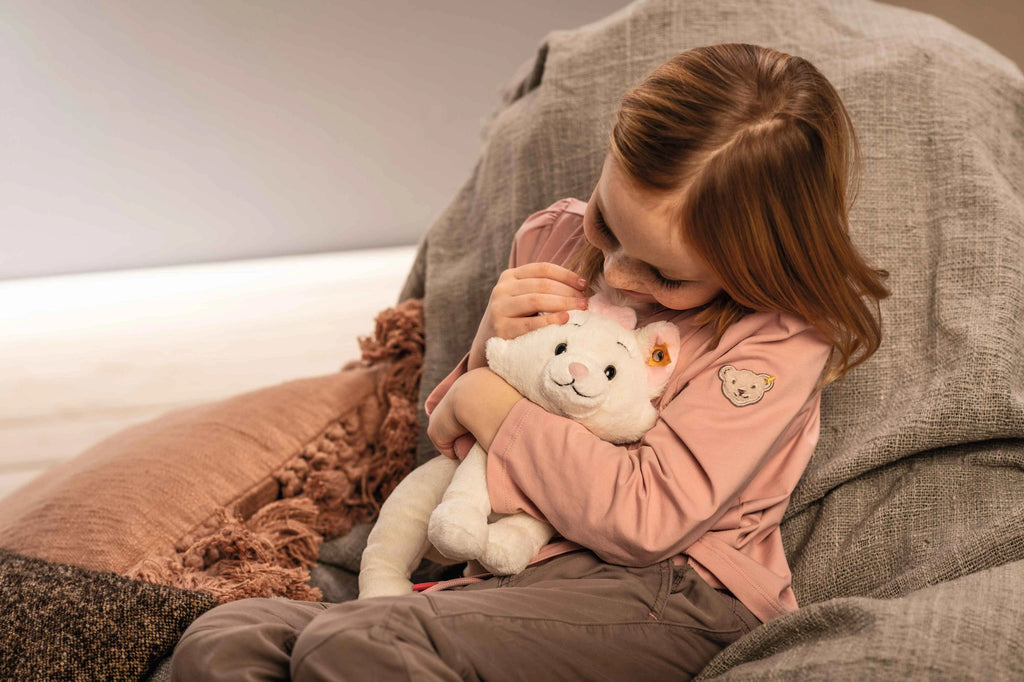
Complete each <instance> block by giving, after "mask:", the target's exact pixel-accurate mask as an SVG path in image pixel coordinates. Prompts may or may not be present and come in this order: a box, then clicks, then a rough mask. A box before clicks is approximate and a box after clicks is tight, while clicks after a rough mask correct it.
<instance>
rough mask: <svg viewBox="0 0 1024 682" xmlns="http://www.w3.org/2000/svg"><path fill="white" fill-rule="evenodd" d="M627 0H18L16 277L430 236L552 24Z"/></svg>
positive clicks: (0, 29) (13, 18) (8, 178)
mask: <svg viewBox="0 0 1024 682" xmlns="http://www.w3.org/2000/svg"><path fill="white" fill-rule="evenodd" d="M624 4H625V0H559V2H550V0H519V1H517V2H515V3H504V2H503V3H497V2H478V1H474V0H429V1H428V2H417V1H415V0H407V1H403V0H348V1H342V2H331V1H329V0H174V1H173V2H164V1H161V0H146V1H139V0H105V1H100V0H95V1H91V0H41V1H40V0H9V1H6V2H3V3H0V84H2V86H0V279H3V278H12V277H21V276H29V275H45V274H54V273H64V272H81V271H93V270H106V269H119V268H126V267H142V266H150V265H164V264H174V263H186V262H199V261H209V260H224V259H234V258H246V257H259V256H266V255H276V254H293V253H306V252H318V251H324V250H337V249H350V248H360V247H369V246H388V245H394V244H409V243H415V242H416V241H417V240H418V238H419V236H420V235H421V234H422V232H423V231H424V229H425V228H426V227H427V226H428V225H429V223H430V222H431V220H432V219H433V218H434V217H435V216H436V215H437V214H438V213H439V212H440V211H441V210H442V209H443V208H444V206H445V205H446V204H447V203H448V201H449V200H450V198H451V197H452V196H453V195H454V193H455V191H456V190H457V189H458V187H459V186H460V185H461V183H462V182H463V181H464V179H465V178H466V177H467V176H468V174H469V171H470V170H471V168H472V165H473V163H474V161H475V159H476V156H477V154H478V152H479V149H480V138H479V130H480V123H481V121H482V120H483V119H484V118H485V117H486V116H487V115H488V114H489V113H490V112H491V111H492V110H493V108H494V107H495V106H496V105H497V104H498V101H499V100H498V88H499V87H500V86H501V85H502V84H503V83H505V82H506V81H507V80H508V79H509V78H510V77H511V76H512V74H513V73H514V71H515V70H516V68H517V67H518V66H519V65H520V64H521V63H522V62H523V61H525V60H527V59H530V58H532V56H533V55H534V53H535V51H536V48H537V46H538V45H539V44H540V42H541V41H542V39H543V37H544V35H545V34H546V33H547V32H548V31H549V30H551V29H556V28H572V27H575V26H577V25H580V24H583V23H587V22H590V21H594V20H596V19H599V18H601V17H603V16H605V15H606V14H608V13H610V12H612V11H614V10H616V9H618V8H620V7H621V6H623V5H624Z"/></svg>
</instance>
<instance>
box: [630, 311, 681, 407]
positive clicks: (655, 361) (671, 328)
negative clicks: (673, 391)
mask: <svg viewBox="0 0 1024 682" xmlns="http://www.w3.org/2000/svg"><path fill="white" fill-rule="evenodd" d="M636 334H637V341H638V342H639V344H640V348H641V350H643V351H644V353H645V354H646V357H647V387H648V389H650V395H651V397H652V398H656V397H657V396H659V395H661V392H662V391H664V390H665V385H666V384H667V383H668V380H669V378H670V377H671V376H672V372H673V371H674V370H675V368H676V358H678V357H679V327H677V326H676V325H675V324H673V323H671V322H654V323H653V324H649V325H647V326H646V327H644V328H643V329H639V330H637V332H636Z"/></svg>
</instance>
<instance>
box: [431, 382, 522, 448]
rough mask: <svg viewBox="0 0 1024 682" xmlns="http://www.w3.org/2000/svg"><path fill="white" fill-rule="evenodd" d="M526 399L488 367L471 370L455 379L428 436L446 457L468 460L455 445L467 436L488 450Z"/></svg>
mask: <svg viewBox="0 0 1024 682" xmlns="http://www.w3.org/2000/svg"><path fill="white" fill-rule="evenodd" d="M522 399H523V396H522V395H520V393H519V391H517V390H516V389H514V388H512V387H511V386H509V385H508V384H507V383H505V380H504V379H502V378H501V377H499V376H498V375H497V374H495V373H494V372H492V371H491V370H489V369H487V368H486V367H484V368H480V369H473V370H469V371H468V372H466V373H465V374H462V375H460V376H457V377H455V380H454V381H453V382H451V384H450V385H449V387H448V389H447V390H446V391H445V392H444V394H443V396H442V397H441V398H440V399H439V400H438V401H437V402H436V404H434V405H433V406H432V409H431V410H430V424H429V425H428V427H427V435H428V436H429V437H430V440H431V441H433V443H434V445H435V446H437V449H438V450H439V451H440V452H441V454H442V455H444V456H445V457H450V458H455V457H456V456H459V457H460V458H461V457H465V452H463V451H462V449H461V448H460V449H458V452H456V443H455V442H456V441H457V440H458V439H459V438H460V437H462V436H464V435H466V434H469V435H471V436H472V437H473V438H474V440H476V442H478V443H480V446H481V447H483V449H484V450H487V449H489V448H490V447H491V443H492V442H493V441H494V436H495V435H496V434H497V433H498V429H499V427H500V426H501V424H502V422H503V421H504V420H505V417H506V416H507V415H508V413H509V412H510V411H511V410H512V407H513V406H514V405H515V404H516V403H517V402H519V401H520V400H522ZM466 451H468V448H466Z"/></svg>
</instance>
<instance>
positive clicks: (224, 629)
mask: <svg viewBox="0 0 1024 682" xmlns="http://www.w3.org/2000/svg"><path fill="white" fill-rule="evenodd" d="M310 606H312V605H310V604H302V603H295V602H287V601H282V600H276V599H243V600H240V601H234V602H228V603H227V604H221V605H220V606H216V607H214V608H213V609H210V610H209V611H207V612H206V613H204V614H203V615H201V616H199V618H197V619H196V620H195V621H193V622H192V624H191V625H189V627H188V629H186V630H185V633H184V634H183V635H182V636H181V639H179V640H178V644H177V646H175V648H174V654H173V657H172V659H171V679H172V680H174V681H177V680H182V681H184V680H198V679H231V674H232V672H233V671H237V670H238V669H239V665H238V663H239V661H252V662H254V663H258V662H260V661H263V662H265V663H267V664H268V666H269V667H270V668H271V669H273V668H275V667H279V666H280V663H281V661H284V664H285V666H287V660H288V656H289V654H290V653H291V646H292V644H293V643H294V641H295V636H296V633H297V632H298V631H299V630H301V629H302V627H303V625H304V624H305V623H306V622H309V620H312V617H313V615H315V613H311V610H310ZM313 608H314V609H315V612H316V613H318V612H319V611H320V609H317V608H316V607H315V606H314V607H313ZM285 671H287V667H285Z"/></svg>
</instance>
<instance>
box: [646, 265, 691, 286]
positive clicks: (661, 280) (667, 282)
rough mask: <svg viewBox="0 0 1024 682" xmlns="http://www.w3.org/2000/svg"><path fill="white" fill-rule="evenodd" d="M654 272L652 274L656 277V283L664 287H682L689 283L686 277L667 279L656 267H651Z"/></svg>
mask: <svg viewBox="0 0 1024 682" xmlns="http://www.w3.org/2000/svg"><path fill="white" fill-rule="evenodd" d="M651 270H652V271H653V272H654V276H655V277H657V278H658V284H660V285H661V286H663V287H665V288H666V289H682V288H683V287H684V286H686V285H687V284H689V283H690V280H688V279H669V278H668V277H666V276H665V275H663V274H661V272H660V271H659V270H658V269H657V268H651Z"/></svg>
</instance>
